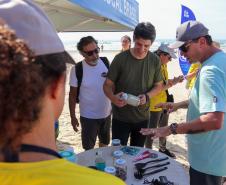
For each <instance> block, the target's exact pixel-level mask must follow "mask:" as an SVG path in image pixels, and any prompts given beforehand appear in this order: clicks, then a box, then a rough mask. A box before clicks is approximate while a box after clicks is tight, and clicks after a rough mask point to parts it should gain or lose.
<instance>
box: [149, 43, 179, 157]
mask: <svg viewBox="0 0 226 185" xmlns="http://www.w3.org/2000/svg"><path fill="white" fill-rule="evenodd" d="M154 53H155V54H156V55H158V56H159V58H160V62H161V73H162V76H163V82H164V89H163V90H162V91H161V92H160V93H159V94H157V95H156V96H153V97H152V98H151V101H150V119H149V124H148V127H149V128H156V127H164V126H167V125H168V119H169V114H168V113H167V111H165V110H162V108H155V105H157V104H159V103H164V102H173V101H174V100H173V95H172V94H169V92H168V89H169V88H170V87H172V86H173V85H176V84H177V83H179V82H182V81H183V76H182V75H181V76H178V77H174V78H173V79H168V70H167V63H168V62H169V61H171V59H172V58H173V59H176V58H177V56H176V55H175V52H174V50H173V49H171V48H169V46H168V44H164V43H162V44H161V45H160V46H159V48H158V49H157V50H156V51H155V52H154ZM152 143H153V139H152V138H150V137H147V138H146V142H145V146H146V147H147V148H152ZM159 151H160V152H162V153H164V154H166V155H168V156H169V157H172V158H176V156H175V154H174V153H172V152H170V151H169V150H168V149H167V148H166V137H161V138H159Z"/></svg>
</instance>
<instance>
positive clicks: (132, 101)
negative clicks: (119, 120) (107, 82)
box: [121, 93, 140, 107]
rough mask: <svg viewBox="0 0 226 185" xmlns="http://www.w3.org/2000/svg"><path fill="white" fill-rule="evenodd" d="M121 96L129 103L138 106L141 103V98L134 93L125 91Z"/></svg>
mask: <svg viewBox="0 0 226 185" xmlns="http://www.w3.org/2000/svg"><path fill="white" fill-rule="evenodd" d="M121 98H122V99H123V100H125V101H126V103H127V104H129V105H132V106H134V107H137V106H139V105H140V98H139V97H137V96H134V95H132V94H127V93H123V94H122V96H121Z"/></svg>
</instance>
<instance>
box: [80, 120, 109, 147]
mask: <svg viewBox="0 0 226 185" xmlns="http://www.w3.org/2000/svg"><path fill="white" fill-rule="evenodd" d="M80 122H81V127H82V133H81V134H82V147H83V148H84V149H85V150H89V149H92V148H94V146H95V143H96V139H97V136H98V138H99V141H100V143H102V144H104V145H108V144H109V142H110V127H111V116H108V117H107V118H103V119H89V118H85V117H82V116H81V117H80Z"/></svg>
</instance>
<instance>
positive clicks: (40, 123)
mask: <svg viewBox="0 0 226 185" xmlns="http://www.w3.org/2000/svg"><path fill="white" fill-rule="evenodd" d="M28 15H29V16H28ZM27 16H28V17H27ZM0 17H2V19H3V20H4V22H5V23H8V24H9V26H10V27H11V28H14V29H15V31H13V30H11V29H9V28H8V27H7V26H6V25H2V26H0V97H1V101H0V137H1V140H0V184H1V185H12V184H13V185H19V184H23V185H34V184H35V185H37V184H38V185H47V184H48V185H56V184H66V185H72V184H79V185H87V184H94V185H97V184H98V185H106V184H109V185H115V184H116V185H123V184H125V183H124V182H123V181H121V180H120V179H118V178H116V177H114V176H110V175H107V174H104V173H102V172H98V171H96V170H92V169H88V168H86V167H81V166H79V165H76V164H73V163H71V162H69V161H67V160H66V159H62V157H61V156H60V155H59V154H58V152H57V147H56V141H55V133H54V121H55V120H57V119H58V117H59V116H60V114H61V112H62V109H63V105H64V99H65V81H66V64H65V61H67V60H69V58H68V57H67V56H66V54H65V51H64V47H63V44H62V42H61V41H60V39H59V37H58V35H57V33H56V31H55V30H54V29H53V27H52V25H51V23H50V22H49V21H48V18H47V17H46V16H45V14H44V13H43V12H42V11H41V9H39V7H37V6H36V5H35V4H34V3H33V2H32V1H22V0H3V1H2V0H0ZM20 18H22V19H20ZM1 22H2V21H1ZM3 24H4V23H3ZM35 25H37V26H36V27H35V28H34V26H35ZM44 30H45V31H44ZM15 33H16V34H18V36H17V35H16V34H15ZM34 37H37V38H34ZM50 38H51V39H50ZM22 39H24V40H25V41H23V40H22ZM49 39H50V40H49ZM35 41H36V42H35ZM34 42H35V43H34ZM26 43H28V45H27V44H26ZM45 44H46V45H47V46H45ZM29 47H31V48H32V50H30V49H29ZM35 55H36V56H35Z"/></svg>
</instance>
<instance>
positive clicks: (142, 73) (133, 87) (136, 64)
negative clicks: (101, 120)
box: [104, 22, 163, 146]
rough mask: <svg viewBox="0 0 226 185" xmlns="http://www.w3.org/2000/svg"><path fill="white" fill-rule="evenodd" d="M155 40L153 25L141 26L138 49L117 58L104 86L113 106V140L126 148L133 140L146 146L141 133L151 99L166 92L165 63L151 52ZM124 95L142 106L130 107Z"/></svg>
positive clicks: (136, 39) (136, 36) (136, 34)
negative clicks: (163, 66)
mask: <svg viewBox="0 0 226 185" xmlns="http://www.w3.org/2000/svg"><path fill="white" fill-rule="evenodd" d="M155 37H156V31H155V27H154V26H153V25H152V24H151V23H149V22H147V23H139V24H138V25H137V26H136V28H135V30H134V35H133V39H134V48H131V49H130V50H127V51H124V52H121V53H119V54H118V55H116V56H115V58H114V60H113V62H112V64H111V66H110V69H109V72H108V76H107V79H106V81H105V83H104V92H105V94H106V96H107V97H108V98H109V99H110V100H111V102H112V104H113V119H112V138H113V139H116V138H117V139H120V140H121V144H122V145H127V142H128V138H129V137H130V138H131V139H130V145H131V146H144V141H145V136H142V135H141V134H140V133H139V131H140V129H141V128H143V127H147V124H148V120H149V111H148V106H149V105H148V100H149V99H151V97H153V96H154V95H156V94H157V93H159V92H160V91H161V90H162V85H163V83H162V75H161V63H160V61H159V58H158V57H157V56H156V55H155V54H153V53H152V52H150V51H149V49H150V46H151V45H152V43H153V42H154V40H155ZM123 93H127V94H132V95H134V96H137V97H139V99H140V103H139V105H138V106H132V105H128V104H127V103H126V101H125V100H123V99H122V98H121V96H122V94H123Z"/></svg>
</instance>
